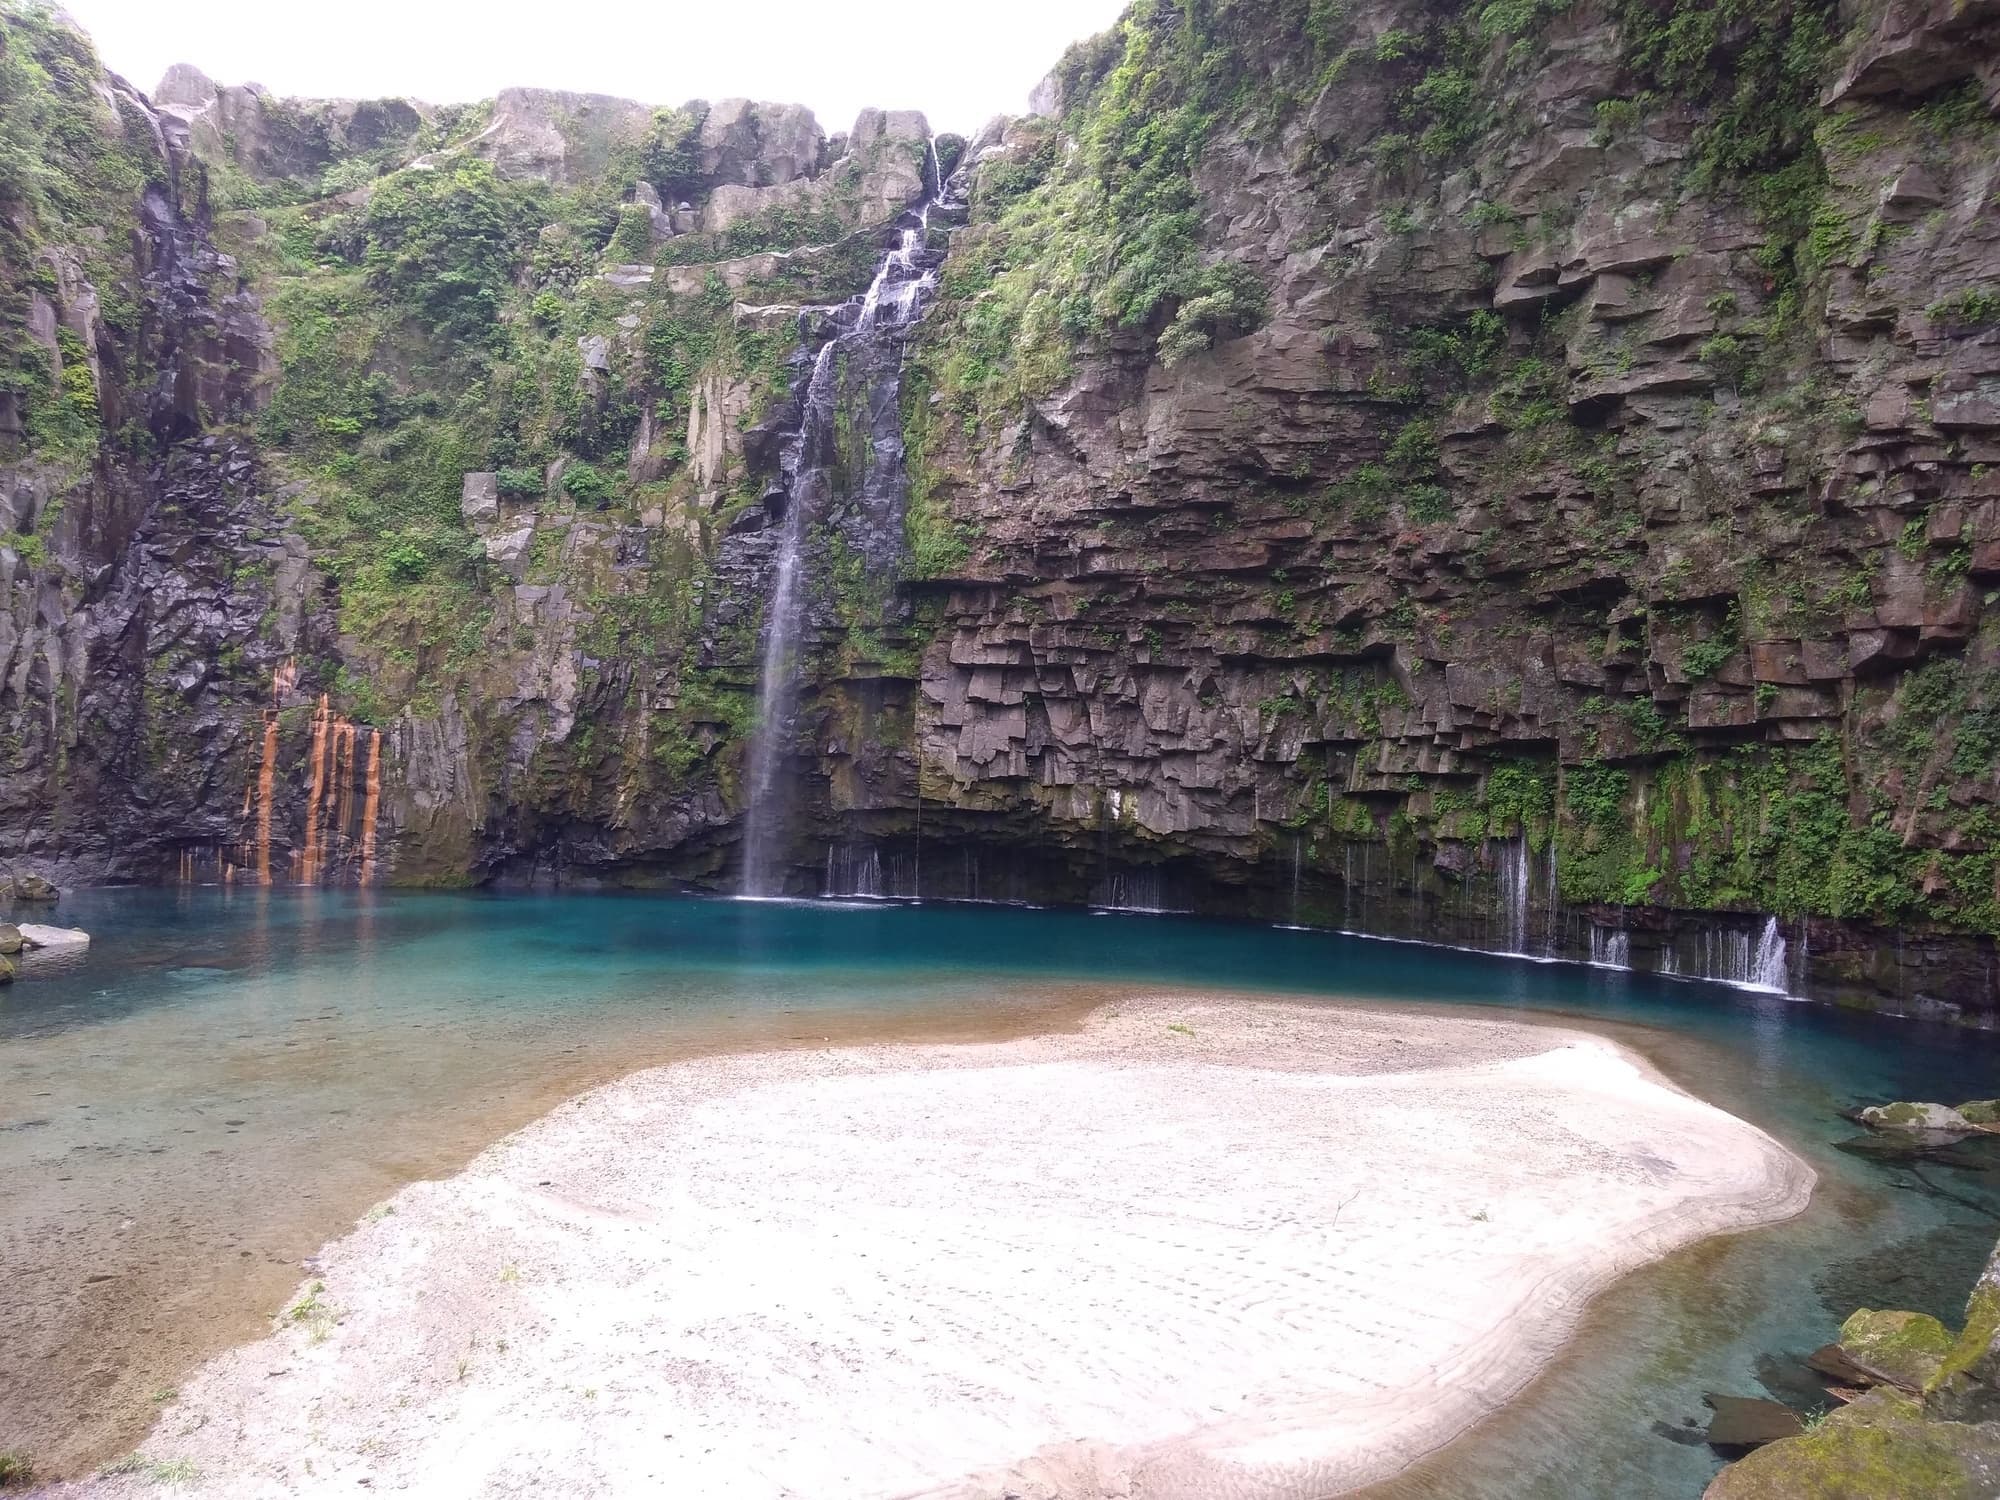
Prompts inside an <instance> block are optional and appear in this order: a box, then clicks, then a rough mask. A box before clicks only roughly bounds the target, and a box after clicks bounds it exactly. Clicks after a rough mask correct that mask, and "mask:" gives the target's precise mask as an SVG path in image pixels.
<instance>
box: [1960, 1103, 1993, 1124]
mask: <svg viewBox="0 0 2000 1500" xmlns="http://www.w3.org/2000/svg"><path fill="white" fill-rule="evenodd" d="M1958 1112H1959V1114H1960V1115H1962V1116H1963V1117H1964V1118H1965V1119H1966V1120H1968V1121H1969V1122H1971V1123H1972V1124H1974V1125H1983V1126H1986V1127H1988V1128H1989V1129H1990V1128H2000V1099H1974V1100H1971V1101H1970V1102H1968V1103H1965V1104H1961V1105H1959V1107H1958Z"/></svg>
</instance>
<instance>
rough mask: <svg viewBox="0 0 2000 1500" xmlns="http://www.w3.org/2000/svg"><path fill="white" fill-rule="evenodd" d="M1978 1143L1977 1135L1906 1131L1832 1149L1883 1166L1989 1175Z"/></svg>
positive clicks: (1866, 1137)
mask: <svg viewBox="0 0 2000 1500" xmlns="http://www.w3.org/2000/svg"><path fill="white" fill-rule="evenodd" d="M1977 1142H1978V1137H1977V1136H1976V1135H1962V1134H1958V1133H1955V1132H1951V1131H1941V1132H1937V1133H1935V1134H1933V1133H1928V1132H1916V1131H1905V1132H1899V1133H1898V1134H1895V1135H1879V1136H1877V1135H1863V1136H1856V1137H1854V1138H1853V1139H1852V1140H1846V1141H1836V1142H1835V1143H1834V1149H1835V1150H1836V1151H1841V1152H1845V1153H1846V1154H1847V1155H1849V1156H1858V1157H1860V1158H1861V1159H1862V1160H1864V1161H1872V1162H1879V1163H1881V1164H1882V1165H1884V1166H1901V1165H1907V1164H1909V1163H1913V1162H1935V1163H1937V1164H1939V1165H1940V1166H1946V1167H1951V1168H1954V1169H1956V1170H1958V1171H1962V1172H1986V1171H1991V1170H1992V1165H1991V1163H1989V1162H1988V1161H1987V1160H1984V1159H1983V1156H1982V1153H1981V1152H1980V1151H1979V1147H1978V1144H1977Z"/></svg>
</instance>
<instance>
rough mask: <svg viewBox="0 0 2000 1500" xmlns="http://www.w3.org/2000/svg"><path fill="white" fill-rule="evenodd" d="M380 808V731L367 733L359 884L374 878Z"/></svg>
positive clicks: (372, 730) (373, 730)
mask: <svg viewBox="0 0 2000 1500" xmlns="http://www.w3.org/2000/svg"><path fill="white" fill-rule="evenodd" d="M381 808H382V731H381V730H379V729H371V730H370V731H369V732H368V781H367V785H366V791H365V792H364V794H363V796H362V799H361V883H362V884H363V885H367V884H368V883H369V882H371V881H372V880H374V878H375V816H376V814H377V813H379V812H380V811H381Z"/></svg>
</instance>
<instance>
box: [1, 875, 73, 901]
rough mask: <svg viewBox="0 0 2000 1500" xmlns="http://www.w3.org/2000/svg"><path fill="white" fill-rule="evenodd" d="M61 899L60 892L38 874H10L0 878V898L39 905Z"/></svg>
mask: <svg viewBox="0 0 2000 1500" xmlns="http://www.w3.org/2000/svg"><path fill="white" fill-rule="evenodd" d="M61 899H62V892H61V891H59V890H57V889H56V888H55V886H54V884H53V883H51V882H50V881H49V880H47V879H46V878H44V877H43V876H40V875H10V876H8V877H7V878H6V879H4V880H0V900H13V901H30V902H33V903H35V904H36V905H39V906H53V905H54V904H55V903H56V902H57V901H59V900H61Z"/></svg>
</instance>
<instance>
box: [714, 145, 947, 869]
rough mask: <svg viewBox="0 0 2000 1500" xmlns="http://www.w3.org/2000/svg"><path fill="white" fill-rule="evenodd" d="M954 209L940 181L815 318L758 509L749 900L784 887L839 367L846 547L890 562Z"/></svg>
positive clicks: (896, 547)
mask: <svg viewBox="0 0 2000 1500" xmlns="http://www.w3.org/2000/svg"><path fill="white" fill-rule="evenodd" d="M933 150H935V147H933ZM955 180H956V179H954V181H955ZM955 206H956V204H955V202H952V201H950V200H948V198H947V185H945V184H939V185H938V187H937V189H936V191H935V194H934V196H932V197H930V198H929V200H928V201H927V202H925V204H924V205H923V207H922V209H921V210H920V211H919V212H918V214H917V218H916V225H915V227H914V228H911V227H906V228H904V229H903V230H902V231H901V232H900V233H899V235H898V237H897V242H896V246H895V248H894V249H892V250H890V251H889V252H888V253H887V254H886V255H884V256H883V258H882V261H881V264H880V265H879V266H878V267H877V269H876V272H875V279H874V280H873V281H872V282H871V283H870V284H869V286H868V290H867V291H866V292H864V293H863V294H862V295H861V296H859V297H857V298H855V299H854V300H853V301H850V302H848V303H845V304H843V305H842V306H840V307H838V308H833V309H822V310H820V311H823V312H829V313H830V315H831V317H832V320H833V323H834V327H835V332H834V334H833V337H832V338H830V339H828V340H827V341H826V343H824V344H823V345H821V346H820V349H819V352H818V354H817V355H816V356H815V357H814V359H813V361H812V374H811V376H810V377H809V378H808V379H807V381H806V382H805V391H804V395H803V399H802V400H801V403H800V416H799V428H798V431H797V432H796V433H795V434H793V436H792V438H791V440H790V442H789V443H787V444H786V446H785V449H784V451H783V453H782V455H781V456H780V459H779V465H778V477H777V482H776V484H775V486H774V487H773V489H772V490H771V492H770V493H769V494H767V495H766V496H765V505H766V508H767V510H770V511H772V512H773V514H774V516H775V517H776V518H777V519H779V520H781V521H782V529H781V530H780V532H779V535H778V544H777V560H776V566H775V569H774V572H773V575H772V584H771V592H770V596H769V599H768V601H767V602H766V606H765V611H764V639H763V652H762V658H761V661H760V664H759V670H758V688H757V725H756V729H755V730H754V732H753V733H752V736H751V741H750V755H749V767H748V770H749V776H748V794H749V807H748V811H747V813H746V816H745V819H744V829H743V885H742V890H743V894H744V895H746V896H774V895H779V894H782V892H783V889H784V884H785V881H784V875H783V872H782V865H783V861H784V857H785V853H786V850H787V848H788V839H787V834H786V824H787V822H788V813H789V811H790V808H789V802H790V797H789V791H790V788H789V786H788V785H787V784H786V778H785V777H784V774H783V772H784V769H785V760H786V757H787V754H788V753H789V752H790V751H791V750H792V749H793V748H794V746H795V744H796V742H797V738H798V731H799V725H798V711H799V684H800V681H801V679H802V677H803V676H804V675H805V674H804V667H805V663H804V655H805V650H806V645H807V642H806V629H807V625H808V618H807V617H808V614H809V610H808V608H807V606H808V602H809V601H808V598H807V594H808V588H807V584H808V582H809V580H808V578H807V573H808V555H807V554H808V550H809V544H810V543H811V541H812V534H813V528H814V526H815V525H816V524H818V523H821V522H823V521H825V520H826V519H827V513H828V511H829V509H830V508H831V507H830V504H829V502H830V501H831V500H832V499H833V468H834V460H835V456H836V441H837V434H836V430H835V428H836V420H837V417H838V408H839V405H840V402H839V394H840V393H839V390H838V387H839V385H840V383H841V380H842V369H843V366H844V365H852V366H853V367H854V368H855V369H856V370H857V371H859V378H860V379H861V381H862V382H864V383H865V385H866V397H867V401H866V412H867V415H868V420H869V421H870V423H871V427H872V430H871V432H870V437H871V443H870V448H869V459H868V465H867V472H866V473H865V475H864V476H863V477H862V481H861V489H860V494H859V497H858V498H859V499H860V501H861V503H860V504H859V505H858V506H855V507H852V509H853V510H855V511H856V512H858V513H859V519H856V520H853V521H852V522H851V523H850V524H851V525H852V526H853V527H855V528H860V529H861V530H860V533H859V534H858V535H851V536H849V537H848V540H849V541H850V542H858V543H859V544H860V545H859V546H858V548H857V550H859V551H861V552H862V553H863V554H864V555H865V556H867V557H869V558H870V559H871V560H874V561H880V560H882V559H893V558H894V557H897V556H900V550H901V547H902V537H903V507H904V501H905V498H906V494H907V483H908V481H907V476H906V474H905V471H904V465H903V444H902V414H901V399H900V396H901V374H902V362H903V339H904V336H905V334H906V333H907V331H908V330H909V328H910V326H911V325H912V324H914V323H915V322H916V321H917V319H918V318H919V317H921V316H922V315H923V311H924V306H925V303H926V300H927V299H928V297H929V294H930V293H931V292H932V291H933V290H934V289H935V288H936V286H937V270H936V262H937V257H936V256H935V255H934V254H932V253H931V252H930V250H929V247H928V245H927V243H926V242H927V239H928V234H929V229H930V217H931V210H932V209H933V208H938V207H955ZM802 322H810V319H809V318H808V319H804V320H802ZM918 774H919V776H921V774H922V768H921V762H920V763H919V771H918ZM919 811H920V815H921V809H920V810H919Z"/></svg>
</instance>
